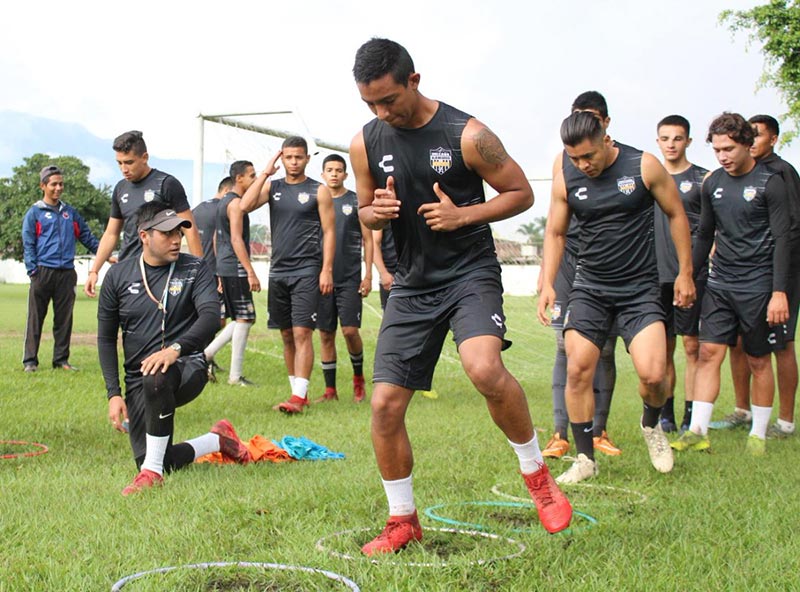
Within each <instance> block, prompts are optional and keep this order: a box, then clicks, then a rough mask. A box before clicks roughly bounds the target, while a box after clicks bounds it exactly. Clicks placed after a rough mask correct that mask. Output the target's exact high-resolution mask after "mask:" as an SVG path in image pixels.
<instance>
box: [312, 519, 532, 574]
mask: <svg viewBox="0 0 800 592" xmlns="http://www.w3.org/2000/svg"><path fill="white" fill-rule="evenodd" d="M369 531H374V529H373V528H354V529H352V530H341V531H339V532H335V533H333V534H332V535H329V536H327V537H322V538H321V539H319V540H318V541H317V544H316V547H317V550H318V551H322V552H323V553H328V554H329V555H331V556H333V557H336V558H338V559H347V560H348V561H357V560H360V559H364V557H363V556H361V555H359V556H358V557H354V556H352V555H349V554H347V553H340V552H338V551H335V550H333V549H328V548H327V547H325V544H324V543H325V542H326V541H327V540H328V539H333V538H336V537H340V536H343V535H347V534H351V533H356V532H369ZM425 531H426V532H430V531H435V532H446V533H451V534H463V535H467V536H471V537H483V538H486V539H492V540H496V541H505V542H506V543H508V544H509V545H513V546H515V547H517V550H516V552H514V553H509V554H508V555H501V556H498V557H489V558H486V559H476V560H475V561H470V562H468V563H459V564H458V565H460V566H461V565H463V566H468V565H486V564H488V563H493V562H495V561H507V560H508V559H514V558H515V557H519V556H520V555H522V554H523V553H524V552H525V549H526V548H527V547H526V546H525V544H524V543H521V542H520V541H516V540H514V539H511V538H508V537H505V536H500V535H497V534H493V533H490V532H479V531H477V530H463V529H459V528H428V527H426V528H425ZM370 561H371V562H372V563H374V564H375V565H395V566H397V565H399V566H405V567H447V566H448V565H455V563H450V564H448V562H446V561H441V562H437V563H423V562H419V561H409V562H401V561H382V560H379V559H370Z"/></svg>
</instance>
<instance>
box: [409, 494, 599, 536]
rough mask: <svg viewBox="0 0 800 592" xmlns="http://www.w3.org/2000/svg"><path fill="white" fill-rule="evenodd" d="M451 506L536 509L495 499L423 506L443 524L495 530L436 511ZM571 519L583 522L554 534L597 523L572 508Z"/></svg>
mask: <svg viewBox="0 0 800 592" xmlns="http://www.w3.org/2000/svg"><path fill="white" fill-rule="evenodd" d="M452 506H474V507H484V508H525V509H534V510H535V509H536V506H535V504H533V503H532V502H496V501H469V502H451V503H445V504H437V505H435V506H430V507H429V508H425V515H426V516H427V517H428V518H430V519H431V520H436V521H437V522H442V523H444V524H449V525H451V526H456V527H460V528H471V529H474V530H477V531H480V532H487V531H489V530H497V529H492V528H490V527H488V526H486V525H484V524H477V523H472V522H463V521H461V520H454V519H453V518H447V517H445V516H441V515H439V514H437V513H436V512H437V511H438V510H441V509H442V508H447V507H452ZM572 516H573V519H574V517H575V516H578V517H580V518H581V519H582V521H583V522H585V523H586V524H583V525H581V526H570V527H569V528H566V529H564V530H562V531H560V532H557V533H556V534H573V533H576V532H581V531H583V530H588V529H590V528H592V527H593V526H594V525H596V524H597V518H595V517H594V516H589V514H585V513H583V512H579V511H578V510H575V509H574V508H573V510H572ZM510 531H511V532H517V533H526V534H527V533H541V532H544V531H543V529H542V528H540V527H538V526H537V527H525V528H512V529H510Z"/></svg>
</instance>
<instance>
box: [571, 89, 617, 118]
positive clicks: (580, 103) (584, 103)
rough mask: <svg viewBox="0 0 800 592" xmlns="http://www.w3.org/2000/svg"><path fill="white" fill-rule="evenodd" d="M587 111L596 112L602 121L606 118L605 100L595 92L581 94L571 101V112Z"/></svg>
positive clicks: (589, 91) (606, 107)
mask: <svg viewBox="0 0 800 592" xmlns="http://www.w3.org/2000/svg"><path fill="white" fill-rule="evenodd" d="M587 109H591V110H592V111H597V112H598V113H599V114H600V117H602V118H603V119H605V118H606V117H608V105H607V104H606V98H605V97H604V96H603V95H601V94H600V93H599V92H597V91H596V90H587V91H586V92H582V93H581V94H579V95H578V96H577V97H575V100H574V101H572V111H585V110H587Z"/></svg>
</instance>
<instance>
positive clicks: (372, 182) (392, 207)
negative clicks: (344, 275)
mask: <svg viewBox="0 0 800 592" xmlns="http://www.w3.org/2000/svg"><path fill="white" fill-rule="evenodd" d="M353 74H354V75H355V79H356V84H357V86H358V90H359V93H360V94H361V98H362V100H363V101H364V102H365V103H366V104H367V106H368V107H369V108H370V110H371V111H372V112H373V113H374V114H375V115H376V116H377V119H374V120H373V121H371V122H370V123H368V124H367V125H366V126H365V127H364V129H363V130H362V131H361V132H359V133H358V134H357V135H356V136H355V138H354V139H353V141H352V143H351V146H350V160H351V163H352V165H353V170H354V172H355V174H356V189H357V193H358V202H359V216H360V217H361V221H362V222H364V224H365V225H366V226H368V227H369V228H371V229H373V230H377V229H380V228H383V227H385V226H386V225H388V224H391V227H392V234H393V235H394V239H395V243H396V245H397V253H398V265H397V271H396V273H395V276H394V284H393V286H392V291H391V294H390V296H389V301H388V303H387V305H386V310H385V313H384V317H383V322H382V324H381V330H380V334H379V336H378V343H377V346H376V351H375V370H374V372H373V382H374V385H375V386H374V390H373V395H372V442H373V448H374V450H375V456H376V459H377V461H378V467H379V469H380V472H381V477H382V478H383V485H384V490H385V492H386V496H387V499H388V502H389V521H388V522H387V524H386V528H385V529H384V531H383V532H382V533H381V535H379V536H378V537H377V538H375V539H374V540H373V541H371V542H369V543H367V544H366V545H364V547H362V552H363V553H365V554H366V555H370V556H371V555H374V554H378V553H391V552H394V551H397V550H398V549H401V548H403V547H405V546H406V545H407V544H408V543H410V542H412V541H418V540H420V539H421V538H422V529H421V528H420V525H419V521H418V520H417V513H416V506H415V503H414V494H413V488H412V482H411V481H412V477H411V472H412V465H413V460H412V453H411V443H410V440H409V438H408V433H407V432H406V429H405V412H406V409H407V407H408V404H409V403H410V401H411V397H412V395H413V394H414V391H416V390H427V389H430V385H431V379H432V377H433V371H434V368H435V365H436V362H437V360H438V358H439V355H440V353H441V348H442V345H443V342H444V339H445V337H446V335H447V332H448V330H449V329H452V331H453V335H454V338H455V341H456V344H457V346H458V353H459V356H460V357H461V361H462V364H463V366H464V368H465V370H466V373H467V375H468V377H469V378H470V380H471V381H472V383H473V384H474V385H475V387H476V388H477V389H478V391H480V392H481V393H482V394H483V395H484V396H485V397H486V402H487V405H488V407H489V410H490V413H491V415H492V418H493V419H494V421H495V423H496V424H497V425H498V427H500V429H501V430H502V431H503V432H504V434H505V435H506V437H507V438H508V440H509V442H510V444H511V446H512V448H513V449H514V450H515V451H516V453H517V455H518V458H519V462H520V469H521V472H522V474H523V477H524V480H525V483H526V484H527V486H528V489H529V491H530V492H531V495H532V497H533V499H534V501H535V502H536V506H537V509H538V512H539V517H540V521H541V522H542V524H543V525H544V527H545V528H546V529H547V530H548V531H550V532H558V531H560V530H563V529H565V528H567V526H568V525H569V522H570V519H571V517H572V508H571V506H570V504H569V501H568V500H567V499H566V497H565V496H564V495H563V493H561V491H560V490H559V489H558V486H557V485H556V484H555V481H554V480H553V478H552V477H551V476H550V473H549V471H548V469H547V466H546V465H545V464H544V461H543V459H542V455H541V451H540V450H539V444H538V442H537V440H536V434H535V432H534V430H533V425H532V422H531V419H530V413H529V411H528V406H527V402H526V399H525V393H524V392H523V390H522V388H521V387H520V385H519V383H518V382H517V381H516V379H514V377H513V376H512V375H511V374H510V373H509V372H508V370H507V369H506V368H505V366H504V365H503V362H502V358H501V350H502V349H503V348H504V347H507V346H508V345H510V344H509V343H508V342H506V341H505V340H504V334H505V319H504V317H503V309H502V284H501V282H500V273H499V271H500V269H499V264H498V262H497V257H496V255H495V252H494V241H493V240H492V236H491V231H490V229H489V222H493V221H495V220H502V219H505V218H509V217H511V216H513V215H515V214H518V213H520V212H522V211H524V210H526V209H528V208H529V207H530V206H531V204H532V203H533V192H532V191H531V188H530V184H529V183H528V181H527V179H526V177H525V174H524V173H523V171H522V169H521V168H520V167H519V165H517V163H516V162H514V160H513V159H511V158H510V157H509V156H508V154H507V153H506V151H505V149H504V148H503V144H502V143H501V142H500V140H499V139H498V138H497V136H495V135H494V134H493V133H492V132H491V131H490V130H489V128H487V127H486V126H485V125H483V124H482V123H480V122H479V121H478V120H476V119H474V118H473V117H471V116H469V115H467V114H466V113H463V112H461V111H459V110H457V109H454V108H453V107H450V106H449V105H446V104H444V103H441V102H439V101H434V100H432V99H429V98H427V97H425V96H423V95H422V94H421V93H420V92H419V90H418V86H419V80H420V75H419V74H418V73H416V72H415V71H414V64H413V61H412V60H411V57H410V56H409V55H408V52H407V51H406V50H405V48H403V47H402V46H400V45H399V44H397V43H395V42H393V41H389V40H388V39H377V38H376V39H372V40H370V41H368V42H367V43H365V44H364V45H362V46H361V48H359V50H358V52H357V53H356V60H355V66H354V68H353ZM484 181H486V182H487V183H488V184H489V185H490V186H492V187H493V188H494V189H495V190H497V191H498V192H499V194H498V195H497V197H495V198H494V199H492V200H490V201H486V200H485V198H484V195H483V182H484Z"/></svg>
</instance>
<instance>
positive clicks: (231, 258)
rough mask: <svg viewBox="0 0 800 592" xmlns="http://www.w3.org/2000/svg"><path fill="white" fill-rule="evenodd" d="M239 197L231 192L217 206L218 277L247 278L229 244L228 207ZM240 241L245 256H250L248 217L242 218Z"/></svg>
mask: <svg viewBox="0 0 800 592" xmlns="http://www.w3.org/2000/svg"><path fill="white" fill-rule="evenodd" d="M234 199H239V195H238V194H237V193H234V192H233V191H229V192H228V193H226V194H225V195H224V196H223V198H222V199H220V200H219V206H217V275H218V276H220V277H247V270H246V269H245V268H244V266H243V265H242V264H241V262H240V261H239V258H238V257H237V256H236V252H235V251H234V250H233V244H232V243H231V221H230V218H228V206H229V205H230V203H231V202H232V201H233V200H234ZM242 239H243V240H244V245H245V248H247V254H248V255H249V254H250V216H249V215H248V214H244V216H243V217H242Z"/></svg>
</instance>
